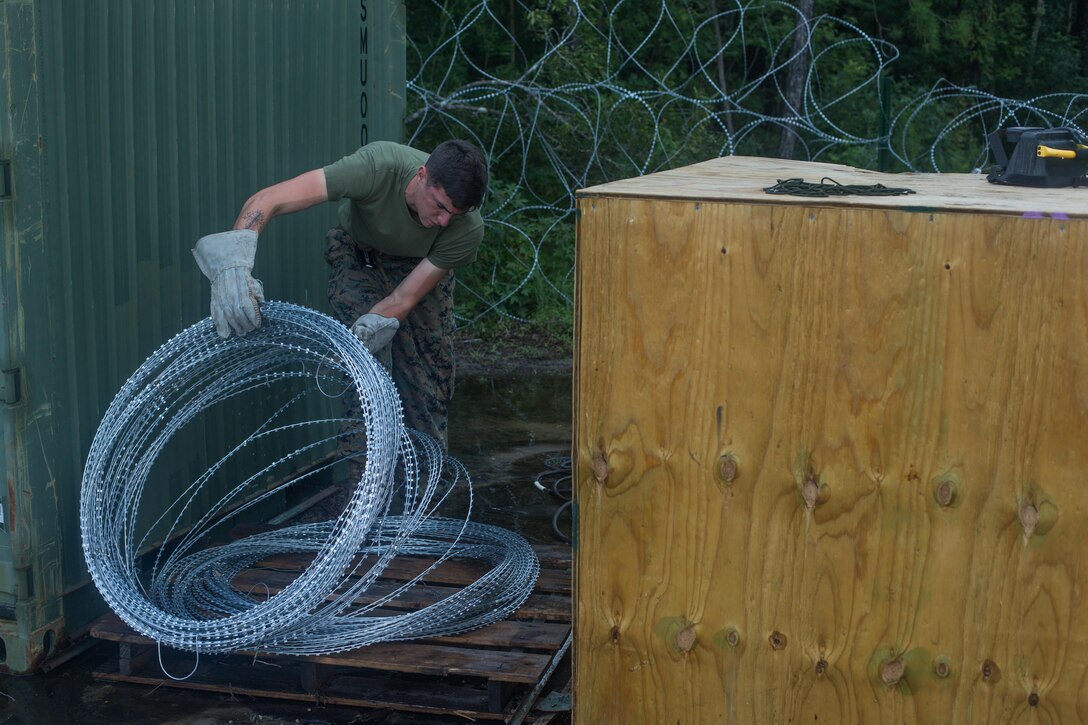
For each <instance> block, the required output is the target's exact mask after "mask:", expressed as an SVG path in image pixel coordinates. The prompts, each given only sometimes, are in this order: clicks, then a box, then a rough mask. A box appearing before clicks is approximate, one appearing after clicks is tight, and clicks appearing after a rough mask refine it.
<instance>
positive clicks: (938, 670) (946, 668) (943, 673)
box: [933, 655, 952, 680]
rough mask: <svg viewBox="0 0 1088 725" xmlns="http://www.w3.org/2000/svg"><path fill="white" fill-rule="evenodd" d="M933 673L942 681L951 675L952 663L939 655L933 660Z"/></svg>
mask: <svg viewBox="0 0 1088 725" xmlns="http://www.w3.org/2000/svg"><path fill="white" fill-rule="evenodd" d="M933 673H934V674H935V675H937V677H940V678H941V679H942V680H943V679H945V678H946V677H948V676H949V675H950V674H952V661H951V660H949V659H948V657H946V656H944V655H941V656H940V657H937V658H936V659H935V660H933Z"/></svg>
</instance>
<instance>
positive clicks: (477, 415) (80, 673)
mask: <svg viewBox="0 0 1088 725" xmlns="http://www.w3.org/2000/svg"><path fill="white" fill-rule="evenodd" d="M449 443H450V453H451V454H452V455H454V456H456V457H457V458H459V459H460V460H461V461H462V462H463V463H464V464H465V466H466V467H467V468H468V470H469V474H470V475H471V477H472V481H473V487H474V509H473V515H472V518H473V520H474V521H479V522H481V523H487V524H493V525H496V526H502V527H504V528H508V529H511V530H513V531H517V532H519V533H521V534H522V535H523V536H525V538H526V539H528V540H529V541H530V542H532V543H539V544H554V543H559V541H560V539H558V538H557V537H556V535H555V534H554V532H553V528H552V519H553V516H554V515H555V512H556V510H557V509H558V508H559V507H560V506H561V505H562V503H563V501H562V499H561V498H559V497H558V496H556V495H555V494H553V493H551V492H550V491H542V490H540V489H539V488H538V487H537V486H536V485H534V481H535V480H537V479H538V478H541V474H542V473H546V472H547V471H548V469H549V468H550V465H551V464H553V463H555V462H556V461H555V459H558V458H563V457H567V456H569V455H570V445H571V378H570V376H569V375H561V376H536V377H529V378H525V377H519V378H468V379H462V380H459V381H458V384H457V392H456V396H455V398H454V401H453V404H452V405H451V408H450V423H449ZM555 477H556V476H554V475H552V476H547V475H545V476H544V477H543V478H541V483H542V484H545V485H546V486H550V484H551V481H552V480H554V478H555ZM559 525H560V531H561V532H563V533H568V534H569V517H567V518H566V520H565V521H563V520H560V522H559ZM116 652H117V646H116V644H113V643H103V644H101V645H98V646H96V647H94V648H92V649H91V650H89V651H88V652H86V653H84V654H82V655H80V656H78V657H75V658H74V659H72V660H71V661H70V662H68V663H66V664H64V665H62V666H60V667H58V668H57V669H55V670H53V671H51V672H49V673H47V674H38V675H32V676H27V677H15V676H4V675H0V725H24V724H25V725H66V724H67V723H72V724H73V725H76V724H78V725H118V724H120V723H124V724H126V725H129V724H131V725H144V724H147V725H163V724H170V725H182V724H183V723H184V724H185V725H220V724H222V723H261V724H262V725H279V724H280V723H365V722H380V723H384V724H385V725H399V724H403V725H420V724H422V723H435V724H438V723H447V722H448V723H463V722H464V721H463V720H459V719H456V718H435V717H431V716H427V717H424V716H418V715H413V714H409V713H395V712H388V711H373V710H359V709H348V708H335V707H326V706H321V705H317V704H314V703H292V702H288V701H273V700H258V699H253V698H249V697H244V696H232V695H221V696H216V695H211V694H207V693H200V692H189V691H186V690H179V689H175V688H167V687H161V688H157V689H156V688H152V687H143V686H138V685H125V684H111V683H101V682H96V681H95V680H94V679H93V678H92V677H91V674H90V673H91V672H92V671H93V670H94V669H95V668H96V667H97V666H98V665H99V663H101V662H102V661H103V660H105V659H106V658H107V657H110V656H112V655H115V654H116Z"/></svg>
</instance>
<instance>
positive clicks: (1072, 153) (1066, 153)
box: [1035, 144, 1088, 159]
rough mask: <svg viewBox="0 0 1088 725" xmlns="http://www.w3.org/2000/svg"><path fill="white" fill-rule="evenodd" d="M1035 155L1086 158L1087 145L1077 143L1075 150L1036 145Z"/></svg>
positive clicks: (1087, 155)
mask: <svg viewBox="0 0 1088 725" xmlns="http://www.w3.org/2000/svg"><path fill="white" fill-rule="evenodd" d="M1035 155H1036V156H1038V157H1040V158H1043V159H1088V146H1084V145H1081V144H1077V148H1076V149H1075V150H1074V149H1056V148H1051V147H1050V146H1036V147H1035Z"/></svg>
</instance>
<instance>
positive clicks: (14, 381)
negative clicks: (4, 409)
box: [0, 368, 23, 407]
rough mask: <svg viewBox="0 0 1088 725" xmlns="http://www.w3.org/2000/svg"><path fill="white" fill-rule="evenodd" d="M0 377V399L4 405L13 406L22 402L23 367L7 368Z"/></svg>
mask: <svg viewBox="0 0 1088 725" xmlns="http://www.w3.org/2000/svg"><path fill="white" fill-rule="evenodd" d="M3 372H4V375H3V377H2V378H0V400H2V401H3V402H4V405H7V406H9V407H10V406H14V405H18V404H19V403H21V402H23V369H22V368H7V369H6V370H4V371H3Z"/></svg>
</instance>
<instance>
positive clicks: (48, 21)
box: [0, 0, 405, 672]
mask: <svg viewBox="0 0 1088 725" xmlns="http://www.w3.org/2000/svg"><path fill="white" fill-rule="evenodd" d="M403 17H404V10H403V3H402V2H399V1H396V2H394V1H392V0H169V1H167V0H163V1H159V0H83V1H82V2H78V3H73V2H62V0H0V21H2V23H3V31H4V32H3V39H2V43H3V46H2V48H0V51H2V53H3V58H2V63H3V78H4V81H5V83H4V87H3V92H4V94H5V99H4V100H5V101H6V106H7V109H8V111H7V113H5V114H0V220H2V224H0V243H2V245H3V247H2V248H3V262H2V269H0V298H2V301H3V304H2V305H0V331H2V334H3V338H4V342H5V344H3V345H0V370H4V371H14V372H8V373H3V374H2V377H0V383H3V385H2V386H0V430H2V434H3V438H4V446H3V448H2V450H0V470H3V471H4V472H5V479H6V485H4V486H2V487H0V514H2V524H0V640H2V647H0V662H2V664H3V666H4V667H6V668H7V669H9V670H12V671H16V672H25V671H29V670H31V669H33V668H34V667H36V665H37V664H38V663H39V661H40V660H41V659H42V658H43V657H45V656H48V655H49V654H50V650H52V649H53V648H55V647H56V646H57V643H58V642H62V641H63V640H64V638H65V637H66V636H68V635H70V634H71V633H74V632H77V631H78V630H79V629H80V628H81V627H83V626H84V625H86V624H87V623H88V622H89V621H90V620H91V619H92V618H93V617H94V616H96V615H97V614H98V613H99V612H98V606H100V602H99V600H98V598H97V596H88V594H87V589H88V585H89V577H88V575H87V572H86V568H85V565H84V562H83V555H82V549H81V542H80V540H79V518H78V516H79V513H78V511H79V489H80V483H81V477H82V468H83V461H84V457H85V455H86V453H87V450H88V449H89V447H90V443H91V440H92V438H93V436H94V434H95V431H96V429H97V427H98V424H99V421H100V420H101V416H102V414H103V413H104V411H105V410H106V407H107V406H108V404H109V402H110V401H111V400H112V398H113V396H114V394H115V393H116V392H117V390H118V389H119V388H120V386H121V385H122V384H123V383H124V381H125V380H126V379H127V378H128V377H129V375H131V373H132V372H133V371H134V370H135V369H136V367H138V366H139V364H140V363H141V362H142V361H143V360H145V359H146V358H147V356H148V355H149V354H150V353H151V352H153V351H154V350H155V349H156V348H158V347H159V346H160V345H161V344H162V343H163V342H165V341H166V340H167V339H169V338H170V337H171V336H173V335H174V334H176V333H177V332H179V331H180V330H181V329H183V328H184V327H186V326H188V325H190V324H192V323H194V322H196V321H197V320H199V319H200V318H202V317H204V316H206V315H207V304H208V294H209V287H208V284H207V282H206V281H205V280H204V278H203V277H202V276H201V274H200V272H199V270H198V269H197V267H196V264H195V262H194V261H193V258H192V255H191V253H190V249H191V247H192V246H193V243H194V242H195V241H196V239H197V238H198V237H200V236H201V235H203V234H208V233H211V232H215V231H222V230H225V229H228V228H230V226H231V225H232V224H233V221H234V219H235V216H236V215H237V213H238V210H239V208H240V207H241V205H242V204H243V203H244V202H245V200H246V199H247V198H248V196H249V195H250V194H252V193H253V192H254V191H256V190H257V189H259V188H261V187H263V186H267V185H269V184H272V183H275V182H277V181H281V180H283V179H286V178H289V177H291V176H294V175H296V174H299V173H302V172H304V171H307V170H310V169H313V168H316V167H319V166H323V165H325V164H328V163H330V162H332V161H334V160H336V159H338V158H339V157H340V156H342V155H345V154H347V153H350V152H352V151H354V150H355V149H356V148H357V147H358V146H359V145H360V142H361V141H373V140H378V139H390V140H399V139H400V138H401V136H402V119H403V113H404V85H405V84H404V73H405V70H404V26H403ZM3 162H10V166H8V168H7V169H5V167H4V164H3ZM5 171H7V172H8V176H5V175H4V173H5ZM5 180H7V181H6V183H4V182H5ZM5 192H10V195H9V196H5V195H4V193H5ZM334 212H335V210H334V208H333V206H332V205H325V206H322V207H318V208H315V209H311V210H307V211H305V212H301V213H299V214H295V215H291V216H289V217H282V218H278V219H276V220H274V221H273V222H272V224H271V225H270V226H269V228H268V230H267V231H266V232H265V233H264V234H262V236H261V240H260V248H259V251H258V255H257V266H256V269H255V271H254V273H255V275H256V276H258V277H260V278H261V279H262V280H263V282H264V285H265V290H266V294H267V296H268V297H269V298H270V299H281V300H289V301H293V302H297V303H299V304H304V305H307V306H311V307H315V308H317V309H327V302H326V300H325V269H324V262H323V260H322V245H323V243H324V232H325V230H326V229H327V227H328V226H329V225H330V223H331V222H332V221H333V220H334ZM258 407H259V404H258ZM240 417H244V415H243V414H237V415H229V414H225V413H224V414H222V415H219V416H218V417H216V418H213V419H211V420H209V421H208V422H207V423H206V424H205V425H204V426H202V427H200V428H199V429H194V430H186V431H183V434H182V438H181V441H180V445H179V446H177V447H176V448H174V449H172V450H171V451H170V452H169V459H168V460H164V461H160V464H158V465H157V467H156V471H159V474H158V475H159V476H160V479H159V480H157V481H156V485H155V486H154V487H151V488H149V490H148V495H149V496H152V497H157V498H155V499H154V500H152V501H151V502H150V505H149V508H154V507H155V506H158V507H159V508H160V509H161V508H165V507H166V505H167V504H168V503H169V502H170V501H172V500H173V499H174V497H175V496H176V495H177V494H178V492H179V491H180V486H181V484H182V483H183V482H188V481H190V480H192V478H193V477H194V476H195V475H197V474H199V472H201V471H203V470H204V468H205V467H206V465H207V462H208V457H209V455H213V454H208V453H207V452H206V451H207V450H208V449H209V448H214V447H215V446H216V445H221V442H222V441H223V440H227V439H230V437H231V435H232V434H236V433H238V432H239V431H241V430H251V429H252V427H253V426H252V425H251V423H252V421H239V420H238V419H239V418H240ZM216 493H217V492H210V493H209V494H208V496H207V497H206V498H208V500H211V499H210V497H211V496H212V494H216ZM198 507H199V504H198Z"/></svg>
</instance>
